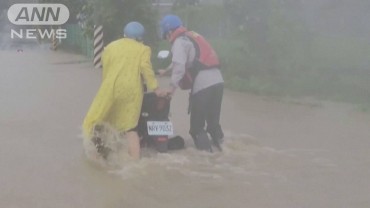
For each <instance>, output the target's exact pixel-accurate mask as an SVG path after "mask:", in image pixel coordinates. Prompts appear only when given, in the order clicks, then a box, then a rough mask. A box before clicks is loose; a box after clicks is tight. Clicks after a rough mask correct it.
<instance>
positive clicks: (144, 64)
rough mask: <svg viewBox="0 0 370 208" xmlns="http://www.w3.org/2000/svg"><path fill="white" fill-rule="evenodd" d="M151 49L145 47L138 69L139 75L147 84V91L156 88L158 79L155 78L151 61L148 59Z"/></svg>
mask: <svg viewBox="0 0 370 208" xmlns="http://www.w3.org/2000/svg"><path fill="white" fill-rule="evenodd" d="M150 57H151V50H150V48H149V47H147V48H146V49H145V51H144V53H143V54H142V56H141V64H140V70H141V75H142V77H143V79H144V81H145V83H146V85H147V88H148V90H149V91H154V90H156V89H157V88H158V81H157V79H156V78H155V74H154V71H153V67H152V63H151V61H150Z"/></svg>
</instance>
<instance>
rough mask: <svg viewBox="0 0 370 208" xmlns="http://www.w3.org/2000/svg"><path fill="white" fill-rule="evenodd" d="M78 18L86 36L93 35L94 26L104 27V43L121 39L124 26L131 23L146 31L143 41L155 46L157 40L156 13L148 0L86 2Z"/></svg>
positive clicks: (98, 0) (90, 0)
mask: <svg viewBox="0 0 370 208" xmlns="http://www.w3.org/2000/svg"><path fill="white" fill-rule="evenodd" d="M80 17H81V18H82V19H83V21H84V22H85V27H84V29H85V31H86V34H87V35H88V36H90V37H92V35H93V28H94V25H103V26H104V37H105V38H104V42H105V43H106V44H108V43H109V42H111V41H113V40H115V39H118V38H120V37H122V31H123V28H124V26H125V25H126V24H127V23H129V22H131V21H138V22H140V23H142V24H143V25H144V27H145V29H146V35H145V38H144V41H145V42H146V43H147V44H149V45H150V46H155V45H156V42H157V40H158V35H157V34H158V33H157V19H158V16H157V13H156V12H155V11H154V10H153V9H152V6H151V1H149V0H86V3H85V5H84V6H83V8H82V11H81V14H80Z"/></svg>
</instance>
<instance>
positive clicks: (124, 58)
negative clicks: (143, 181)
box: [83, 22, 164, 159]
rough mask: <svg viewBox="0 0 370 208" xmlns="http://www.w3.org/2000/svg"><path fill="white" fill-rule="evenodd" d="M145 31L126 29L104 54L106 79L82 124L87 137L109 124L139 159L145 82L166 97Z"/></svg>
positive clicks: (137, 27)
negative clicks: (95, 127) (139, 130)
mask: <svg viewBox="0 0 370 208" xmlns="http://www.w3.org/2000/svg"><path fill="white" fill-rule="evenodd" d="M144 32H145V29H144V27H143V26H142V25H141V24H140V23H138V22H131V23H129V24H127V25H126V26H125V28H124V38H122V39H119V40H117V41H114V42H112V43H110V44H109V45H108V46H107V47H106V48H105V49H104V52H103V56H102V63H103V80H102V83H101V86H100V89H99V90H98V92H97V95H96V97H95V99H94V101H93V102H92V104H91V107H90V109H89V111H88V113H87V115H86V117H85V120H84V122H83V132H84V136H85V138H91V136H92V134H93V128H94V125H96V124H99V123H108V124H109V125H110V126H111V127H113V128H114V129H115V130H117V131H119V132H123V133H125V135H126V137H127V139H128V146H129V147H128V148H129V154H130V156H131V157H132V158H134V159H139V158H140V138H139V136H138V133H137V131H136V129H135V128H136V127H137V125H138V120H139V116H140V111H141V106H142V102H143V96H144V90H143V84H144V83H145V84H146V86H147V88H148V90H149V91H154V92H155V93H156V94H157V95H158V96H164V91H161V90H159V89H158V83H157V80H156V78H155V74H154V72H153V69H152V64H151V61H150V58H151V50H150V48H149V47H148V46H146V45H144V44H143V43H142V38H143V35H144Z"/></svg>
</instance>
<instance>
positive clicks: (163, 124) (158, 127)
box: [147, 121, 173, 136]
mask: <svg viewBox="0 0 370 208" xmlns="http://www.w3.org/2000/svg"><path fill="white" fill-rule="evenodd" d="M147 126H148V134H149V135H150V136H171V135H173V125H172V122H171V121H148V123H147Z"/></svg>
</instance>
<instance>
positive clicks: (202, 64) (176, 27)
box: [159, 15, 224, 151]
mask: <svg viewBox="0 0 370 208" xmlns="http://www.w3.org/2000/svg"><path fill="white" fill-rule="evenodd" d="M161 32H162V36H163V38H164V39H166V40H168V41H170V42H171V44H172V49H171V52H172V63H171V65H170V66H169V67H168V68H167V69H165V70H159V74H160V75H165V74H168V73H170V72H172V73H171V82H170V87H169V92H170V94H174V93H175V91H176V90H177V89H178V88H181V89H183V90H187V89H189V90H191V92H190V99H189V100H190V103H189V113H190V131H189V133H190V135H191V136H192V138H193V139H194V143H195V146H196V148H198V149H200V150H206V151H212V145H211V144H212V143H213V144H214V145H215V146H216V147H217V148H218V149H220V150H222V149H221V144H222V142H223V138H224V134H223V131H222V128H221V125H220V114H221V105H222V97H223V90H224V79H223V76H222V74H221V71H220V69H219V67H220V63H219V60H218V57H217V54H216V52H215V51H214V50H213V48H212V46H211V45H210V44H209V43H208V42H207V41H206V40H205V39H204V38H203V37H202V36H201V35H199V34H197V33H196V32H193V31H188V30H187V29H186V28H185V27H183V24H182V21H181V19H180V18H179V17H178V16H175V15H167V16H165V17H164V18H163V19H162V21H161ZM206 124H207V127H206V128H205V126H206ZM208 133H209V134H210V136H211V139H212V143H211V141H210V139H209V137H208Z"/></svg>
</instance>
